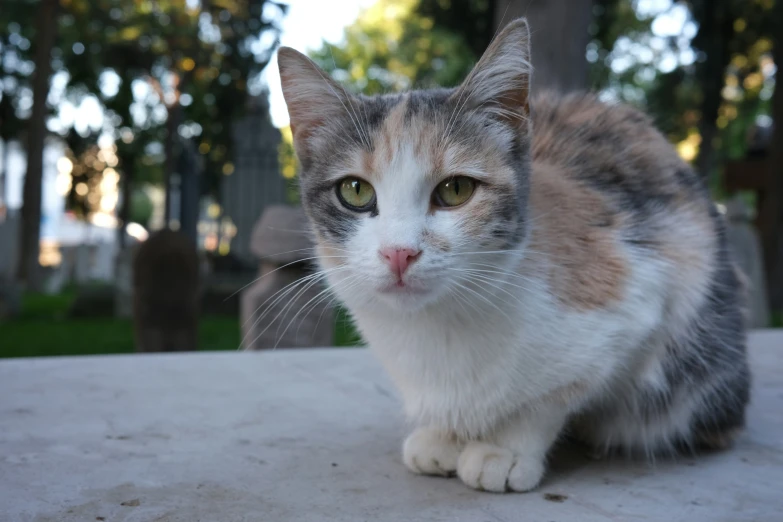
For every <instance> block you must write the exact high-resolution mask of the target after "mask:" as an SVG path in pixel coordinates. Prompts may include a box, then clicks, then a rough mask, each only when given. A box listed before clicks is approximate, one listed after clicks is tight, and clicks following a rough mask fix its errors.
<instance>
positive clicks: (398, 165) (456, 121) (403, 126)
mask: <svg viewBox="0 0 783 522" xmlns="http://www.w3.org/2000/svg"><path fill="white" fill-rule="evenodd" d="M452 94H453V90H450V89H437V90H426V91H412V92H408V93H404V94H395V95H382V96H375V97H360V98H358V100H357V102H358V104H357V106H354V107H348V109H349V111H347V112H346V115H345V119H346V121H343V122H341V124H342V126H343V129H349V130H352V131H354V132H355V138H356V139H355V140H354V141H355V143H356V145H357V146H356V147H354V148H353V150H352V151H351V153H350V154H347V155H346V156H345V160H346V162H345V163H344V164H343V169H339V170H341V171H342V172H335V173H334V175H335V176H340V175H346V174H351V173H353V174H357V173H361V174H362V175H363V176H365V177H367V178H369V180H370V181H375V182H377V181H380V180H381V179H383V178H387V177H388V176H390V175H394V177H398V176H399V175H400V173H406V174H407V175H409V176H411V177H414V178H420V177H425V178H429V177H438V176H442V175H444V173H445V174H447V173H449V172H454V171H455V170H459V171H460V173H462V174H471V173H474V174H475V175H476V176H477V177H480V176H481V173H482V172H485V171H486V163H487V162H488V161H489V162H491V163H494V162H495V161H496V160H497V159H498V158H497V157H496V155H495V157H487V152H488V149H487V147H486V142H487V141H488V140H490V139H491V137H490V136H489V134H490V133H489V132H487V131H486V130H485V132H483V133H480V134H479V133H476V132H475V127H476V123H477V122H472V123H473V125H471V122H470V121H466V120H469V119H470V116H469V115H467V114H464V113H461V111H459V106H458V104H457V103H456V102H455V100H454V99H453V97H452ZM350 109H353V110H350ZM474 118H475V116H474Z"/></svg>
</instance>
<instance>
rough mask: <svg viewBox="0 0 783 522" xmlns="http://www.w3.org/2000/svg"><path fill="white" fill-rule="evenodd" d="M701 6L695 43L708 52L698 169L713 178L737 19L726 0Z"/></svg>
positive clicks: (702, 71) (702, 69)
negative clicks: (722, 105) (718, 121)
mask: <svg viewBox="0 0 783 522" xmlns="http://www.w3.org/2000/svg"><path fill="white" fill-rule="evenodd" d="M694 7H696V6H694ZM698 7H699V9H700V10H701V11H703V13H701V14H698V13H697V19H699V20H701V21H702V22H701V25H700V27H699V32H698V34H697V35H696V37H695V38H694V46H695V47H697V48H698V49H699V50H701V51H702V52H704V55H705V59H704V62H702V63H701V64H698V65H697V76H698V79H699V83H700V84H701V86H702V93H703V99H702V102H701V119H700V120H699V134H700V136H701V145H700V146H699V156H698V158H697V159H696V169H697V170H698V172H699V174H700V175H701V176H702V177H704V178H705V179H709V178H710V176H711V175H712V174H714V173H715V169H716V167H717V164H718V158H717V153H716V152H717V151H716V150H715V145H714V142H715V139H716V138H717V136H718V128H717V119H718V109H720V104H721V100H722V97H721V89H722V88H723V84H724V81H723V77H724V74H725V72H726V67H727V66H728V64H729V60H730V53H729V43H730V42H731V39H732V36H733V34H734V19H733V18H732V17H731V16H730V15H729V13H728V9H727V7H726V5H724V3H723V2H715V3H714V4H712V3H710V4H707V3H706V2H705V3H700V4H698Z"/></svg>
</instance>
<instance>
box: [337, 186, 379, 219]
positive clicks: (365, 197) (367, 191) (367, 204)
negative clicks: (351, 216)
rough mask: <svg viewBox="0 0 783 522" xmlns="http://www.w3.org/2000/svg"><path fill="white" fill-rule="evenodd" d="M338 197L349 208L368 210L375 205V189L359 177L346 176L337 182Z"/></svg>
mask: <svg viewBox="0 0 783 522" xmlns="http://www.w3.org/2000/svg"><path fill="white" fill-rule="evenodd" d="M337 198H338V199H339V200H340V203H342V204H343V206H344V207H345V208H347V209H349V210H353V211H355V212H368V211H370V210H372V209H373V208H374V207H375V189H374V188H372V185H370V184H369V183H367V182H366V181H364V180H363V179H359V178H345V179H343V180H341V181H340V182H339V183H338V184H337Z"/></svg>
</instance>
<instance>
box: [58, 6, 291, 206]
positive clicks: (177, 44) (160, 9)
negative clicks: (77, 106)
mask: <svg viewBox="0 0 783 522" xmlns="http://www.w3.org/2000/svg"><path fill="white" fill-rule="evenodd" d="M69 2H70V4H71V9H70V10H69V13H68V15H69V17H68V18H66V22H67V23H66V24H65V25H66V29H65V32H64V33H65V35H66V37H65V38H64V44H63V47H64V48H65V49H66V53H65V55H64V62H65V68H66V69H67V70H68V71H69V73H70V75H71V80H70V84H69V87H70V88H71V90H78V89H82V90H84V91H85V92H86V93H87V94H89V95H92V96H95V97H96V98H97V99H99V100H100V102H101V104H102V105H103V107H104V108H105V109H106V111H107V113H108V114H109V116H110V117H111V119H112V120H113V121H114V128H115V132H117V131H119V130H122V133H123V134H124V138H127V139H123V140H122V143H123V144H122V145H118V156H119V157H120V166H119V170H120V171H121V172H123V174H125V178H124V179H123V182H122V185H123V187H124V190H123V193H124V194H126V195H128V194H130V193H131V191H132V185H133V183H132V181H133V179H134V178H135V177H137V175H138V174H139V173H140V169H139V168H138V167H139V165H138V163H137V162H136V161H134V158H136V157H138V156H139V155H140V154H144V153H145V151H146V150H148V149H149V146H150V145H152V144H155V145H156V147H155V148H158V149H159V150H161V151H162V154H161V155H159V156H160V159H163V164H162V165H158V166H157V167H158V168H159V170H160V171H161V172H162V174H163V177H164V178H165V180H166V181H167V186H168V180H169V175H170V174H171V173H173V172H174V171H176V170H177V168H176V165H177V161H176V156H177V154H178V152H177V151H178V150H180V149H181V148H182V147H181V146H180V140H191V141H193V142H194V144H195V147H196V148H197V150H198V151H199V153H200V154H201V156H202V158H203V160H204V163H205V173H206V183H205V186H204V187H200V186H199V187H194V189H195V191H194V193H196V192H200V191H202V189H203V191H206V192H210V193H213V194H214V193H215V192H217V191H218V190H219V180H220V178H221V176H222V175H223V174H224V173H226V172H230V171H231V170H232V169H233V165H232V162H231V153H232V142H231V133H230V132H228V129H229V128H230V126H231V124H232V122H233V121H234V119H235V118H236V117H238V116H239V115H241V113H242V111H243V109H244V106H245V100H246V98H247V96H248V83H249V82H253V81H257V77H258V75H259V73H260V72H261V70H262V69H263V68H264V67H265V66H266V64H267V63H268V60H269V57H270V55H271V52H272V49H273V48H274V46H275V45H276V44H277V39H278V34H279V28H278V27H277V25H276V21H275V20H274V18H273V17H272V18H270V14H269V12H268V11H269V10H268V9H267V12H266V13H265V12H264V10H265V8H266V7H274V6H276V7H277V8H278V11H279V12H280V13H281V14H282V13H284V11H285V6H284V5H282V4H279V3H277V2H273V1H268V0H250V1H240V0H221V1H219V2H218V1H211V2H202V3H200V4H192V3H190V2H187V1H185V0H170V1H167V2H159V3H154V2H142V3H137V4H132V3H128V2H124V1H122V0H69ZM194 35H196V36H195V37H194ZM270 37H271V38H270ZM70 43H72V44H73V45H75V46H76V48H77V49H79V50H80V51H81V52H80V53H74V52H69V51H70V49H69V46H68V44H70ZM88 50H89V52H90V53H91V54H93V56H92V58H93V59H92V60H91V61H90V60H84V58H83V56H81V54H83V53H85V52H87V51H88ZM95 64H97V65H98V66H97V67H96V66H95ZM106 73H112V74H113V75H115V77H116V78H118V81H119V83H120V87H119V91H118V93H117V94H116V95H115V94H112V95H106V94H105V93H104V92H103V89H101V79H102V77H104V75H105V74H106ZM134 83H143V84H146V85H148V86H149V87H150V88H151V90H152V91H153V93H154V96H156V97H157V99H156V100H155V101H154V102H153V103H152V104H151V105H150V106H149V107H148V109H147V114H146V117H144V118H142V119H141V120H139V118H137V117H136V116H135V115H134V114H132V113H131V111H130V110H129V107H131V104H132V103H136V104H138V102H139V100H136V99H135V98H134V96H133V94H132V90H131V88H130V87H131V85H132V84H134ZM160 109H163V115H162V117H160V116H156V114H159V113H160V112H161V110H160ZM119 137H120V136H115V138H119ZM150 140H151V141H150ZM183 181H184V182H189V181H190V178H185V179H184V180H183ZM168 193H169V191H167V194H168ZM127 207H128V205H127V202H123V203H122V204H121V206H120V210H121V213H122V214H123V215H125V214H126V211H127ZM168 208H169V205H167V210H168Z"/></svg>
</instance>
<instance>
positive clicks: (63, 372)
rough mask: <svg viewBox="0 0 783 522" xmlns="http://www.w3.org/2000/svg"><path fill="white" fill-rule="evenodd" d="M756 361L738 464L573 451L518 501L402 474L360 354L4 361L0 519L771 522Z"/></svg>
mask: <svg viewBox="0 0 783 522" xmlns="http://www.w3.org/2000/svg"><path fill="white" fill-rule="evenodd" d="M0 342H2V340H0ZM750 351H751V358H752V364H753V368H754V371H755V388H754V394H753V402H752V407H751V410H750V414H749V427H748V429H747V431H746V432H745V433H744V434H743V436H742V437H741V439H740V440H739V442H738V445H737V447H736V448H735V449H733V450H731V451H728V452H724V453H718V454H713V455H707V456H702V457H698V458H691V457H685V458H681V459H679V460H678V461H659V462H656V463H655V464H654V465H653V464H645V463H640V462H629V461H624V460H615V461H602V462H595V461H589V460H587V459H586V458H584V457H582V456H581V455H579V454H576V453H575V452H574V451H573V450H570V449H565V450H562V451H559V452H558V454H557V455H556V458H555V463H554V468H553V470H552V471H551V473H550V474H549V476H548V477H547V478H546V480H545V482H544V483H543V485H542V486H541V488H540V489H539V490H537V491H535V492H532V493H527V494H510V495H494V494H489V493H480V492H475V491H471V490H469V489H467V488H466V487H464V486H463V485H462V484H461V483H460V482H459V481H458V480H456V479H438V478H428V477H418V476H414V475H412V474H410V473H408V472H406V471H405V469H404V467H403V464H402V462H401V459H400V444H401V440H402V438H403V436H404V434H405V426H404V423H403V421H402V418H401V414H400V405H399V401H398V399H397V398H396V394H395V392H394V390H393V388H392V387H391V386H390V384H389V382H388V380H387V379H386V377H385V375H384V374H383V372H382V370H381V368H380V366H379V364H378V363H377V362H376V361H375V359H374V358H373V357H372V355H371V354H370V353H369V352H368V351H367V350H366V349H361V348H356V349H342V350H337V349H319V350H281V351H266V352H237V353H187V354H150V355H129V356H104V357H78V358H77V357H73V358H42V359H8V360H2V361H0V520H2V521H4V522H5V521H8V522H28V521H29V522H32V521H35V522H44V521H56V522H76V521H79V522H82V521H99V520H105V521H107V522H150V521H158V522H164V521H165V522H175V521H176V522H196V521H200V522H213V521H214V522H244V521H247V522H260V521H270V522H278V521H279V522H286V521H302V522H308V521H313V522H316V521H317V522H346V521H380V522H403V521H404V522H409V521H419V520H422V521H432V522H436V521H448V522H462V521H464V522H511V521H543V522H549V521H557V522H566V521H580V522H582V521H584V522H590V521H596V522H597V521H610V520H613V521H632V520H645V521H659V520H660V521H666V522H677V521H688V522H697V521H705V522H706V521H709V522H720V521H726V522H728V521H732V522H737V521H762V522H767V521H769V522H774V521H780V520H783V331H769V330H768V331H759V332H755V333H754V334H753V335H752V337H751V350H750Z"/></svg>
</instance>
